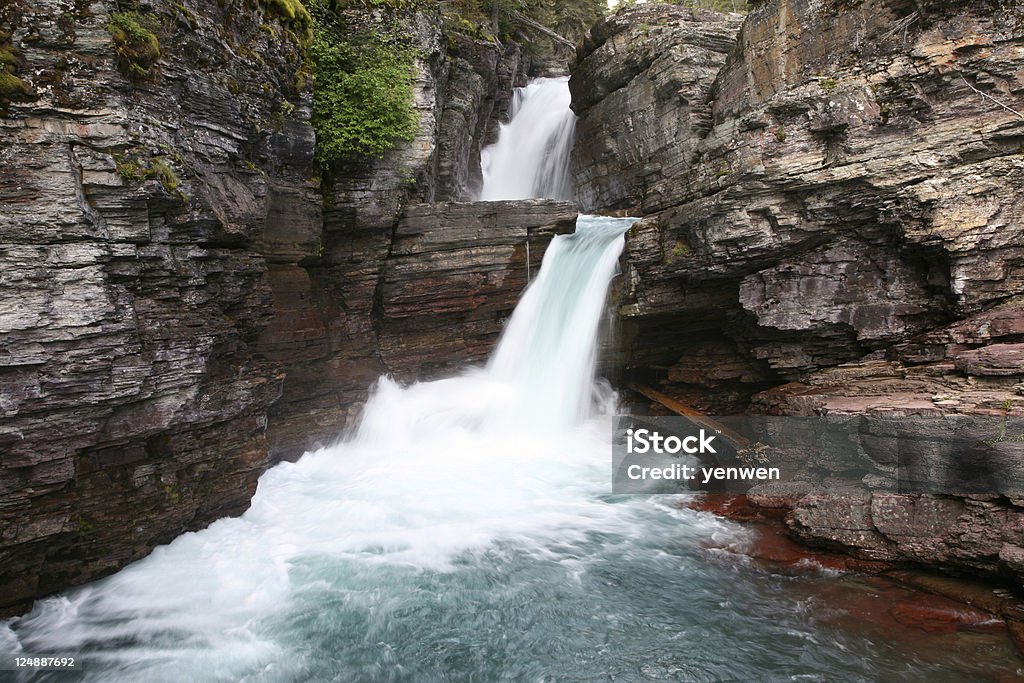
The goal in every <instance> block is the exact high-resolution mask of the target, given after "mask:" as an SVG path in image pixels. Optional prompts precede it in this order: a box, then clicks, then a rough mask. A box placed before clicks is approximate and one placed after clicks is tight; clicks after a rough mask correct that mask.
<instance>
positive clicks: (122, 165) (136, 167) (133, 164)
mask: <svg viewBox="0 0 1024 683" xmlns="http://www.w3.org/2000/svg"><path fill="white" fill-rule="evenodd" d="M114 164H115V165H116V167H117V175H119V176H121V180H123V181H125V182H126V183H133V184H134V183H141V182H142V181H143V180H144V179H145V178H146V169H144V168H143V167H142V166H141V165H140V164H139V162H138V161H135V160H134V159H126V158H125V157H123V156H120V155H115V156H114Z"/></svg>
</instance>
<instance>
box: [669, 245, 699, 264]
mask: <svg viewBox="0 0 1024 683" xmlns="http://www.w3.org/2000/svg"><path fill="white" fill-rule="evenodd" d="M692 255H693V248H692V247H691V246H690V245H689V244H688V243H687V242H686V241H685V240H676V242H675V244H673V245H672V249H671V250H669V252H668V256H666V257H665V265H672V264H673V263H675V262H676V260H678V259H681V258H686V257H688V256H692Z"/></svg>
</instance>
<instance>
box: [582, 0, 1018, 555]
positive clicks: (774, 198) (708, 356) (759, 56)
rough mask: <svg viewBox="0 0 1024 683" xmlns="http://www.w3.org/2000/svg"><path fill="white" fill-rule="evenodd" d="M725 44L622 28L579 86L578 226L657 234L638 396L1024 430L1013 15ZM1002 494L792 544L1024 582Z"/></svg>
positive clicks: (664, 27) (923, 14)
mask: <svg viewBox="0 0 1024 683" xmlns="http://www.w3.org/2000/svg"><path fill="white" fill-rule="evenodd" d="M730 22H731V20H730V19H728V18H726V17H719V18H714V17H711V18H709V17H708V16H707V15H702V14H688V13H686V12H683V11H681V10H679V9H676V8H668V7H653V6H647V7H646V8H642V9H634V10H627V11H626V12H624V13H622V14H620V15H619V17H618V18H611V19H608V20H606V21H605V22H604V23H603V24H599V26H598V27H597V28H596V29H595V31H594V32H593V39H592V40H591V41H590V42H588V43H587V44H586V45H585V46H584V47H583V49H581V50H580V51H579V53H578V56H577V64H576V66H575V67H574V70H573V77H572V80H571V81H570V85H571V87H572V90H573V94H574V104H573V106H574V108H575V110H576V111H577V113H578V114H579V115H580V122H579V129H580V130H581V131H589V133H587V134H586V135H589V136H593V137H594V139H592V140H589V141H588V142H587V143H586V145H585V146H582V147H580V148H578V149H577V156H576V160H575V169H576V170H575V175H576V179H577V182H578V185H579V192H580V197H581V201H582V202H583V203H584V208H590V209H609V210H627V211H631V212H638V213H642V214H643V215H645V216H646V218H645V220H643V221H641V222H639V223H637V224H636V225H635V226H634V228H633V229H632V230H631V231H630V233H629V238H628V240H627V253H626V257H625V260H626V261H625V262H626V281H627V283H628V287H627V289H628V291H627V292H626V293H625V298H624V302H623V305H622V307H621V308H620V310H619V318H620V322H621V324H622V326H623V328H624V330H625V333H624V334H623V335H622V337H621V338H622V339H623V340H624V344H625V345H626V349H625V351H626V355H627V360H626V361H625V363H626V365H627V367H628V371H629V373H630V375H631V378H632V379H634V380H636V381H641V382H645V383H651V384H657V385H659V387H660V389H661V390H662V391H664V392H665V393H668V394H670V395H672V396H673V397H675V398H678V399H682V400H684V401H686V402H688V403H691V404H692V405H694V406H696V407H698V408H700V409H703V410H705V411H706V412H709V413H727V412H738V411H746V410H752V411H754V412H767V413H772V414H783V415H784V414H799V415H813V414H821V413H822V412H829V413H842V412H844V411H847V412H889V413H893V412H895V413H896V414H942V413H948V412H961V413H966V414H991V415H1001V414H1006V413H1017V412H1019V411H1021V410H1024V396H1022V394H1024V390H1022V386H1024V384H1022V381H1024V365H1022V363H1021V357H1020V349H1019V347H1020V344H1021V342H1022V341H1024V337H1022V336H1021V331H1022V327H1021V326H1022V324H1024V323H1022V321H1024V315H1022V312H1024V308H1022V301H1024V193H1022V190H1024V12H1022V10H1021V8H1020V7H1019V6H1018V5H1015V4H1010V3H998V2H985V3H975V4H972V5H965V4H963V3H955V2H949V1H942V0H933V1H930V2H929V1H925V0H922V1H920V2H910V1H909V0H908V1H906V2H881V1H878V2H874V1H871V0H866V1H864V2H855V3H850V2H845V1H844V2H840V1H838V0H836V1H835V2H809V1H805V0H773V1H771V2H767V3H763V4H761V5H759V6H758V7H757V8H755V9H754V10H753V11H752V12H751V13H750V15H748V17H747V18H746V20H745V22H744V23H743V26H742V29H741V30H740V31H739V33H738V34H736V37H735V43H734V45H733V47H732V48H728V47H727V46H725V45H724V44H723V43H726V42H728V41H727V40H726V39H725V36H724V35H723V32H727V31H728V30H731V27H733V26H735V24H734V23H730ZM702 35H706V37H702ZM645 37H646V38H647V40H645ZM659 41H662V42H659ZM651 44H654V45H655V46H656V48H655V49H652V47H651ZM726 53H728V57H727V58H724V55H725V54H726ZM719 65H721V68H720V69H719V70H718V71H717V74H714V73H713V72H714V71H715V69H716V68H717V67H718V66H719ZM677 86H679V87H677ZM659 87H660V90H659ZM656 93H660V94H656ZM643 103H648V104H652V103H653V105H654V106H647V108H646V111H648V112H651V113H652V115H647V116H646V118H645V116H641V115H638V114H637V113H636V112H635V111H634V108H635V107H637V106H640V105H641V104H643ZM664 111H671V114H670V115H668V116H667V117H662V114H661V113H660V112H664ZM638 119H639V123H637V120H638ZM621 121H625V122H626V124H627V125H626V126H625V127H624V128H626V129H627V130H632V131H635V135H633V136H629V135H624V134H622V133H621V132H618V131H617V129H616V126H617V125H618V124H619V122H621ZM611 178H614V179H615V180H609V179H611ZM993 493H994V494H995V495H994V497H992V498H991V499H987V500H973V499H967V500H964V499H956V500H951V501H947V502H941V501H940V502H938V503H932V502H928V500H930V499H914V498H910V497H904V498H899V497H897V498H886V499H885V501H882V502H879V503H878V505H882V504H883V503H884V506H885V509H887V510H889V509H891V508H893V506H894V505H896V504H897V502H900V501H901V504H903V506H904V509H903V512H904V513H905V514H903V517H904V518H908V519H916V520H917V522H920V523H914V524H911V523H907V524H904V525H903V526H902V527H900V529H895V530H894V529H891V528H890V529H885V530H883V529H882V528H881V525H885V524H890V526H891V523H890V522H891V520H890V521H887V520H883V519H882V518H881V517H879V516H878V515H874V516H872V514H871V513H870V511H872V510H874V509H875V508H876V507H878V506H877V505H875V503H873V502H872V501H871V500H870V499H868V500H867V502H864V503H863V505H861V507H860V508H858V509H860V510H862V511H869V512H865V513H864V514H859V513H858V514H859V516H858V517H857V519H856V520H853V521H850V520H847V521H850V523H849V524H847V523H846V522H842V520H840V519H839V518H838V517H836V516H835V515H834V514H833V513H837V512H840V511H842V510H844V509H846V508H844V507H843V505H844V504H845V503H844V502H843V501H834V502H833V503H828V502H827V501H826V502H823V501H822V500H820V499H819V500H814V501H810V500H808V501H806V505H803V504H800V505H798V510H797V512H796V513H795V514H794V516H793V517H792V518H791V523H792V525H793V528H794V530H795V531H796V532H797V533H798V534H799V535H800V536H801V537H802V538H803V539H805V540H808V541H812V542H813V541H818V542H822V543H828V544H833V545H839V546H843V547H847V548H848V549H854V550H855V551H863V553H865V554H866V555H868V556H878V555H879V553H880V552H881V551H880V550H879V549H880V548H885V549H886V550H885V552H884V553H883V554H885V555H886V556H887V557H889V558H890V559H892V558H897V559H898V558H903V559H914V560H920V561H927V562H935V563H940V564H941V563H945V564H948V565H950V566H962V567H970V568H974V569H979V568H980V569H984V570H986V571H1013V572H1016V573H1017V575H1020V573H1019V567H1018V566H1017V565H1014V564H1013V563H1015V562H1017V560H1014V559H1012V558H1016V557H1019V556H1020V551H1019V549H1020V547H1021V542H1022V540H1024V539H1022V538H1021V536H1020V528H1021V520H1022V519H1024V509H1022V508H1021V507H1020V505H1019V502H1020V501H1019V500H1018V499H1016V498H1013V497H1012V496H1008V495H1000V492H999V491H993ZM915 501H918V502H915ZM915 505H916V506H918V507H919V508H920V507H921V506H925V507H927V506H929V505H931V506H933V507H934V506H935V505H939V506H940V507H942V508H943V509H944V510H947V512H948V511H951V510H952V511H953V512H949V515H951V517H950V519H951V520H953V521H951V522H950V523H948V524H946V523H941V524H940V523H936V524H930V523H928V522H927V519H929V517H928V516H927V515H924V516H921V515H917V516H916V517H915V512H914V511H915V509H917V508H915ZM801 506H802V507H801ZM921 509H923V508H921ZM982 509H984V510H985V512H984V514H982V513H981V512H978V511H979V510H982ZM954 512H956V514H954ZM830 515H831V516H830ZM936 519H937V518H936ZM943 519H945V517H944V518H943ZM947 521H948V520H947ZM854 522H856V523H854ZM858 525H859V526H858ZM997 527H998V528H997ZM851 529H856V530H857V531H858V533H854V532H852V531H850V530H851ZM860 531H863V532H864V533H859V532H860ZM847 532H849V533H847ZM869 532H870V533H869ZM971 534H981V535H985V536H986V537H987V538H988V539H989V542H986V543H984V544H972V543H971V542H970V536H971ZM900 535H902V536H903V538H900V539H896V538H895V537H896V536H900ZM925 546H927V547H928V548H930V549H929V550H927V551H925V550H921V551H920V552H917V551H914V550H913V548H916V547H920V548H923V547H925ZM997 546H998V547H997ZM1004 556H1005V558H1011V559H1004ZM1018 564H1019V563H1018ZM1011 565H1012V566H1011Z"/></svg>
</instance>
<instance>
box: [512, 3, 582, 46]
mask: <svg viewBox="0 0 1024 683" xmlns="http://www.w3.org/2000/svg"><path fill="white" fill-rule="evenodd" d="M512 17H513V18H514V19H515V20H516V21H518V22H520V23H521V24H525V25H526V26H529V27H530V28H532V29H533V30H535V31H538V32H540V33H543V34H544V35H546V36H547V37H548V38H550V39H551V40H553V41H555V42H556V43H561V44H562V45H567V46H568V47H571V48H572V49H574V50H575V49H576V43H574V42H572V41H571V40H569V39H568V38H566V37H565V36H560V35H558V34H557V33H555V32H554V31H552V30H551V29H549V28H548V27H547V26H545V25H544V24H542V23H540V22H539V21H536V20H534V19H531V18H530V17H528V16H526V15H525V14H523V13H522V12H520V11H518V10H513V11H512Z"/></svg>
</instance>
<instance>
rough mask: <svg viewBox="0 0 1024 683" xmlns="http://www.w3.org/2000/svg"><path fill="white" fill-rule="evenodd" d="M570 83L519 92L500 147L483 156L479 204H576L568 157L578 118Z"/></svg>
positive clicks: (547, 81) (544, 82) (553, 81)
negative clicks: (524, 201) (560, 201)
mask: <svg viewBox="0 0 1024 683" xmlns="http://www.w3.org/2000/svg"><path fill="white" fill-rule="evenodd" d="M571 99H572V98H571V96H570V94H569V79H568V78H538V79H536V80H534V81H532V82H531V83H530V84H529V85H527V86H526V87H525V88H517V89H516V93H515V97H514V99H513V103H512V107H511V110H510V112H509V114H510V120H509V122H508V123H507V124H505V125H503V126H502V127H501V130H500V131H499V133H498V141H497V142H495V143H494V144H493V145H491V146H490V147H487V148H486V149H484V150H483V153H482V154H481V155H480V166H481V169H482V171H483V188H482V189H481V191H480V199H482V200H484V201H496V200H500V199H531V198H536V197H546V198H548V199H572V183H571V182H570V179H569V154H570V152H571V151H572V143H573V136H574V134H575V132H576V115H575V114H573V113H572V110H571V109H569V102H570V100H571Z"/></svg>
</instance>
